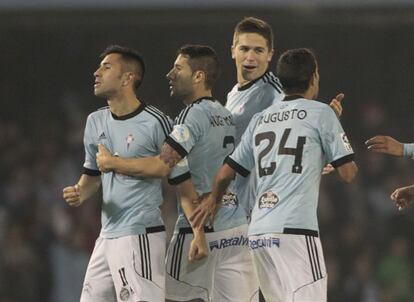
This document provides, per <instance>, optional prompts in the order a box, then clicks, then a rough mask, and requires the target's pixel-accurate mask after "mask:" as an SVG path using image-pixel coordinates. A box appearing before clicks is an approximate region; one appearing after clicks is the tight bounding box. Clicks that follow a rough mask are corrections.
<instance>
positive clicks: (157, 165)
mask: <svg viewBox="0 0 414 302" xmlns="http://www.w3.org/2000/svg"><path fill="white" fill-rule="evenodd" d="M180 160H181V156H180V155H179V154H178V153H177V151H175V150H174V149H173V148H172V147H171V146H170V145H169V144H167V143H164V145H163V146H162V149H161V154H160V155H158V156H152V157H142V158H123V157H119V156H113V155H112V154H111V153H110V152H109V151H108V150H107V149H106V148H105V147H104V146H103V145H101V144H100V145H98V153H97V154H96V163H97V164H98V168H99V170H100V171H101V172H110V171H114V172H116V173H120V174H126V175H130V176H136V177H164V176H167V175H168V174H169V173H170V172H171V169H172V168H173V167H174V166H175V165H176V164H177V163H178V162H179V161H180Z"/></svg>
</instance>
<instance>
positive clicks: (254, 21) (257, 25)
mask: <svg viewBox="0 0 414 302" xmlns="http://www.w3.org/2000/svg"><path fill="white" fill-rule="evenodd" d="M245 33H254V34H258V35H261V36H262V37H263V38H264V39H265V40H266V42H267V46H268V47H269V49H270V50H271V49H273V30H272V27H271V26H270V25H269V24H268V23H267V22H266V21H263V20H261V19H258V18H255V17H245V18H243V20H241V21H240V22H239V23H237V25H236V27H235V28H234V36H233V41H235V40H236V39H237V36H238V35H240V34H245Z"/></svg>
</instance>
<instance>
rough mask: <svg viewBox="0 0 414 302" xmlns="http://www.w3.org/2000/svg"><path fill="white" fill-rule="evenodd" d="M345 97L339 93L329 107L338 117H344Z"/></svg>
mask: <svg viewBox="0 0 414 302" xmlns="http://www.w3.org/2000/svg"><path fill="white" fill-rule="evenodd" d="M344 97H345V95H344V94H343V93H339V94H338V95H337V96H336V97H335V98H333V99H332V100H331V102H330V103H329V106H331V108H332V109H333V111H335V114H336V116H337V117H340V116H341V115H342V111H343V108H342V100H343V99H344Z"/></svg>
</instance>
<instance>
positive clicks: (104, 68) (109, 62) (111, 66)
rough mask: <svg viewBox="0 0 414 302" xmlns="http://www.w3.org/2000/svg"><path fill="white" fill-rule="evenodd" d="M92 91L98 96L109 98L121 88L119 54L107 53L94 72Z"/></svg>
mask: <svg viewBox="0 0 414 302" xmlns="http://www.w3.org/2000/svg"><path fill="white" fill-rule="evenodd" d="M93 75H94V77H95V84H94V86H93V88H94V93H95V95H96V96H98V97H104V98H110V97H112V96H114V95H116V94H117V93H118V92H119V91H120V89H121V88H122V75H123V73H122V64H121V55H119V54H109V55H107V56H105V58H104V59H103V60H102V62H101V64H100V65H99V68H98V69H97V70H96V71H95V72H94V74H93Z"/></svg>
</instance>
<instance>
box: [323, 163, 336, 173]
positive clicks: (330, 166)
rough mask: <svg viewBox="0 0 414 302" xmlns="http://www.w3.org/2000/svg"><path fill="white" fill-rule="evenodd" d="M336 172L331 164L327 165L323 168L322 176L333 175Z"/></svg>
mask: <svg viewBox="0 0 414 302" xmlns="http://www.w3.org/2000/svg"><path fill="white" fill-rule="evenodd" d="M334 171H335V168H334V167H332V165H331V164H327V165H326V166H325V167H323V170H322V175H328V174H331V173H332V172H334Z"/></svg>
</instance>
